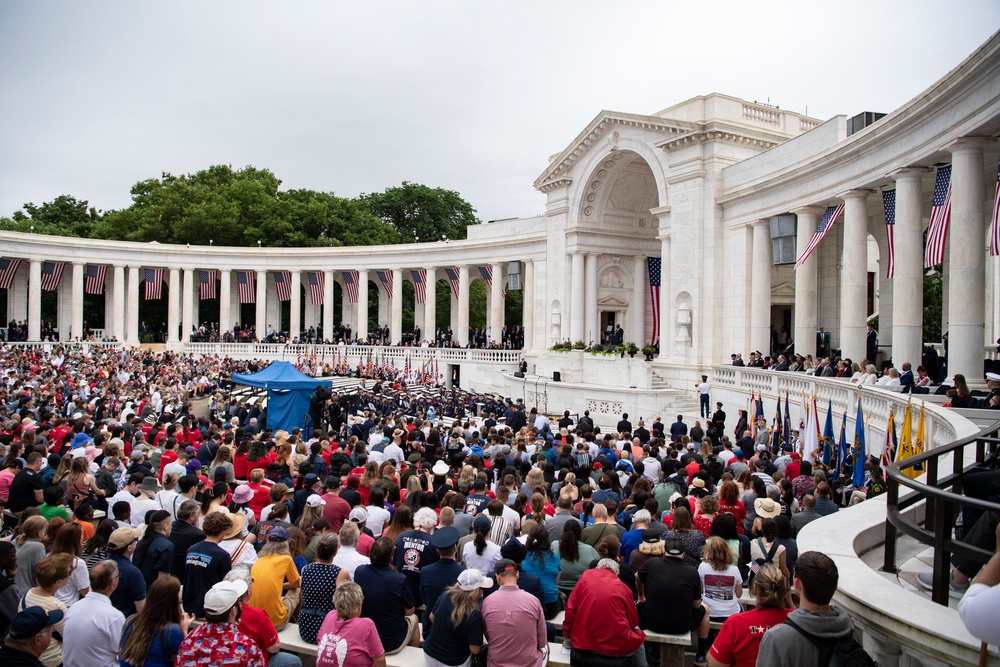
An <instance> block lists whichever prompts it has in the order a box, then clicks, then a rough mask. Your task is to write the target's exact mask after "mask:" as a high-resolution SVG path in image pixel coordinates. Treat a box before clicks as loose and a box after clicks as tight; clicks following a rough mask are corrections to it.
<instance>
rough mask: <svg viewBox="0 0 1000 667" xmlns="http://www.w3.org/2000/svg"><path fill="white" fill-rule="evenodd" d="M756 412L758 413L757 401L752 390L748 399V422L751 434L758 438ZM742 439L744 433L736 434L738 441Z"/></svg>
mask: <svg viewBox="0 0 1000 667" xmlns="http://www.w3.org/2000/svg"><path fill="white" fill-rule="evenodd" d="M756 412H757V399H756V398H754V393H753V389H751V390H750V398H748V399H747V421H749V422H750V423H749V424H748V426H749V427H750V432H751V433H752V434H753V435H754V437H756V436H757V419H756V417H755V415H756ZM742 437H743V434H742V433H737V434H736V439H737V440H739V439H740V438H742Z"/></svg>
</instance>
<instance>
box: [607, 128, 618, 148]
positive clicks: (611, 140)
mask: <svg viewBox="0 0 1000 667" xmlns="http://www.w3.org/2000/svg"><path fill="white" fill-rule="evenodd" d="M608 148H610V149H611V150H613V151H616V150H618V133H617V132H612V133H611V136H610V137H608Z"/></svg>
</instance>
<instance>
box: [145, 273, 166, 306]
mask: <svg viewBox="0 0 1000 667" xmlns="http://www.w3.org/2000/svg"><path fill="white" fill-rule="evenodd" d="M144 274H145V275H144V276H143V278H145V281H146V289H145V292H146V294H145V296H146V300H147V301H149V300H151V299H162V298H163V269H146V270H145V271H144Z"/></svg>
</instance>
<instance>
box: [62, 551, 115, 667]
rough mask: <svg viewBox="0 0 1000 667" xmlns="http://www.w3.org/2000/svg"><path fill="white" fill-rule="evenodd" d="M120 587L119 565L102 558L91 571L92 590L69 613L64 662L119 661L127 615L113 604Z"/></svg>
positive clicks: (100, 664)
mask: <svg viewBox="0 0 1000 667" xmlns="http://www.w3.org/2000/svg"><path fill="white" fill-rule="evenodd" d="M117 587H118V565H117V564H115V562H114V561H113V560H102V561H101V562H99V563H97V564H96V565H94V567H93V569H91V571H90V592H89V593H87V595H86V596H85V597H83V598H81V599H80V600H78V601H77V602H76V604H74V605H73V606H72V607H70V608H69V611H68V612H66V623H65V626H64V628H63V663H64V664H67V665H80V666H81V667H90V666H92V667H112V666H114V665H117V664H118V647H119V642H120V641H121V636H122V629H123V628H124V627H125V615H124V614H122V613H121V612H120V611H118V610H117V609H115V608H114V606H112V604H111V594H112V593H114V591H115V589H116V588H117Z"/></svg>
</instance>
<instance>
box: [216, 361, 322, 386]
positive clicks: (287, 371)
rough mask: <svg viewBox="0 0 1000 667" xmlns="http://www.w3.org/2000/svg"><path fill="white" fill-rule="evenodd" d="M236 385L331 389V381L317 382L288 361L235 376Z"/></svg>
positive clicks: (276, 362)
mask: <svg viewBox="0 0 1000 667" xmlns="http://www.w3.org/2000/svg"><path fill="white" fill-rule="evenodd" d="M233 383H234V384H242V385H246V386H248V387H260V388H261V389H298V390H303V389H304V390H307V391H313V390H314V389H316V387H330V386H332V385H333V383H331V382H330V381H329V380H316V379H314V378H311V377H309V376H308V375H306V374H305V373H302V372H301V371H299V369H297V368H296V367H295V366H293V365H292V364H291V363H290V362H288V361H275V362H272V363H271V365H270V366H268V367H267V368H265V369H263V370H261V371H257V372H256V373H249V374H236V375H233Z"/></svg>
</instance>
